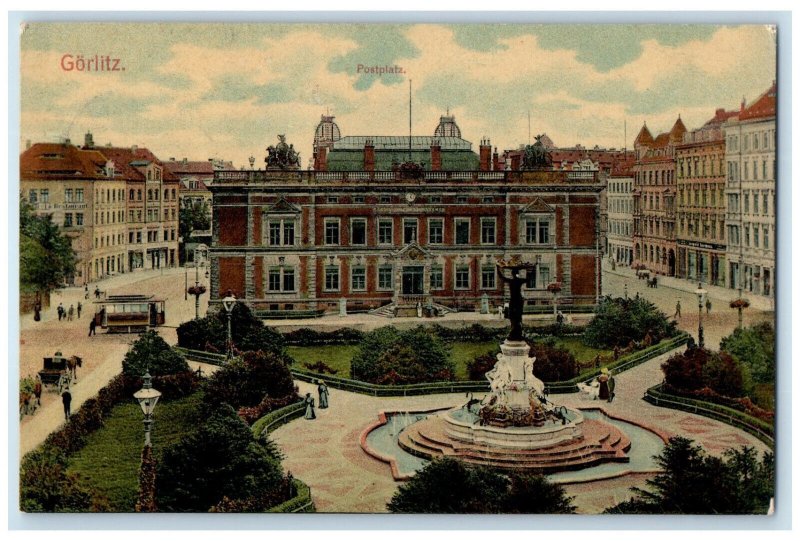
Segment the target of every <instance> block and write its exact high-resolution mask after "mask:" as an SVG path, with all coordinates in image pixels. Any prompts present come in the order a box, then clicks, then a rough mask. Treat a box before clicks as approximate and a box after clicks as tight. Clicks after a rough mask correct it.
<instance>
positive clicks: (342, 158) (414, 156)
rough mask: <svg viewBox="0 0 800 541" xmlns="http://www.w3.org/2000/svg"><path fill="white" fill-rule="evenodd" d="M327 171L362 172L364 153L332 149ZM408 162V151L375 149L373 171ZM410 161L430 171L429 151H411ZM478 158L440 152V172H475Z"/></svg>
mask: <svg viewBox="0 0 800 541" xmlns="http://www.w3.org/2000/svg"><path fill="white" fill-rule="evenodd" d="M327 161H328V171H363V170H364V151H363V149H359V150H339V149H333V150H332V151H330V153H329V154H328V158H327ZM405 161H408V151H407V150H406V151H401V150H399V149H398V150H378V149H377V148H376V149H375V170H376V171H391V170H392V164H393V163H402V162H405ZM411 161H412V162H415V163H422V164H424V167H425V170H426V171H430V170H431V153H430V151H429V150H412V151H411ZM479 166H480V158H478V155H477V154H476V153H474V152H472V151H471V150H442V171H477V170H478V169H479Z"/></svg>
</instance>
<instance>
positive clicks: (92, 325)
mask: <svg viewBox="0 0 800 541" xmlns="http://www.w3.org/2000/svg"><path fill="white" fill-rule="evenodd" d="M96 328H97V323H96V322H95V320H94V318H92V319H90V320H89V336H92V335H95V336H97V333H96V332H95V329H96Z"/></svg>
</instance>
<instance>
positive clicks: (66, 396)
mask: <svg viewBox="0 0 800 541" xmlns="http://www.w3.org/2000/svg"><path fill="white" fill-rule="evenodd" d="M61 402H62V403H63V404H64V419H66V420H69V416H70V406H71V405H72V393H70V392H69V387H67V388H66V389H64V392H63V393H61Z"/></svg>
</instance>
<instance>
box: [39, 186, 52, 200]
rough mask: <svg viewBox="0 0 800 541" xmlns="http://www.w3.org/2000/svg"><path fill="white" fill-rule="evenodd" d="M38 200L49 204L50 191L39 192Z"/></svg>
mask: <svg viewBox="0 0 800 541" xmlns="http://www.w3.org/2000/svg"><path fill="white" fill-rule="evenodd" d="M39 199H40V200H41V202H42V203H49V202H50V190H44V189H42V190H40V191H39Z"/></svg>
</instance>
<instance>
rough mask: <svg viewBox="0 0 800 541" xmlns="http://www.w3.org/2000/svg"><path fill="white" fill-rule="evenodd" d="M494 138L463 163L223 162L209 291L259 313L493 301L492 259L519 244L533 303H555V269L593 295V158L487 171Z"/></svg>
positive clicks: (392, 310) (564, 290) (564, 294)
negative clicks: (457, 166) (228, 165)
mask: <svg viewBox="0 0 800 541" xmlns="http://www.w3.org/2000/svg"><path fill="white" fill-rule="evenodd" d="M318 131H319V130H318ZM329 131H330V130H329ZM450 136H451V135H444V136H443V137H450ZM365 139H366V138H365ZM340 140H341V139H340ZM373 141H375V139H373ZM413 142H414V140H413V139H412V150H413ZM406 145H408V138H406ZM376 146H377V145H376ZM318 148H322V147H321V146H320V147H318ZM490 148H491V147H490V146H489V145H488V142H487V144H484V145H481V151H482V152H481V155H480V156H479V160H478V163H477V165H478V168H477V169H475V168H471V169H467V170H437V169H434V170H428V168H427V167H426V168H424V169H423V168H421V167H417V168H410V169H409V168H407V167H399V168H398V167H395V168H394V169H395V170H388V171H380V170H371V169H368V167H366V165H367V163H368V162H367V161H366V160H363V161H364V166H362V167H357V170H351V171H330V170H328V171H324V170H323V171H299V170H298V169H297V168H295V169H291V168H289V169H280V168H277V169H275V168H267V169H266V170H257V171H233V170H232V171H218V172H217V173H216V175H215V180H214V183H213V185H212V186H211V191H212V193H213V195H214V199H213V202H214V222H215V224H214V240H213V244H212V249H211V251H210V257H211V298H212V302H213V300H218V299H220V298H221V297H224V296H225V294H226V293H227V291H228V290H230V291H231V292H233V293H234V294H235V295H236V296H237V297H238V298H240V299H243V300H245V301H246V302H248V304H250V305H251V306H252V307H253V308H255V309H257V310H259V311H262V313H263V314H264V315H279V314H280V315H287V312H288V313H291V312H294V313H296V314H298V315H299V314H309V313H314V314H321V313H325V312H332V313H340V312H341V311H344V310H345V309H346V310H347V311H366V310H378V311H379V312H380V313H383V314H386V315H392V314H403V313H407V314H409V315H410V314H416V313H418V312H419V311H427V310H426V309H427V308H428V307H433V308H436V309H437V310H438V311H439V312H440V313H441V312H442V311H445V310H477V309H481V308H485V307H486V306H487V304H488V305H489V306H490V307H491V308H494V307H496V306H497V305H500V304H502V303H503V301H504V299H506V297H507V292H506V291H505V290H504V286H503V284H502V283H501V282H500V281H499V280H498V277H497V272H496V268H495V261H496V260H497V259H498V258H507V257H511V256H519V257H520V258H521V259H522V260H524V261H529V262H537V261H538V266H537V270H536V272H535V273H531V276H529V281H528V287H527V290H526V298H527V302H528V304H529V305H533V304H546V305H550V304H551V303H552V302H553V295H552V294H551V293H550V292H549V291H548V290H547V286H548V285H550V284H552V283H554V282H560V284H561V292H560V294H559V302H560V303H563V304H572V303H574V304H594V303H595V302H596V301H597V298H598V295H599V291H600V274H599V264H600V255H599V237H598V202H599V194H600V190H601V185H600V183H599V182H598V178H597V172H587V171H581V172H571V171H553V170H537V171H493V170H492V167H493V164H492V163H491V160H490V159H489V149H490ZM326 152H327V150H326ZM361 152H362V153H363V156H368V152H370V150H369V149H368V148H367V149H362V151H361ZM331 154H333V152H331ZM331 154H328V156H330V155H331ZM483 158H486V159H483ZM354 161H357V160H354ZM390 167H391V164H390Z"/></svg>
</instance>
